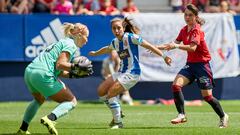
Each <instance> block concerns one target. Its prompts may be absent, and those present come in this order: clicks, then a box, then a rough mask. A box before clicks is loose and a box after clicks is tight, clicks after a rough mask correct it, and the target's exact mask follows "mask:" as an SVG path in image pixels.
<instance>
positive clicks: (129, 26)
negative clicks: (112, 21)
mask: <svg viewBox="0 0 240 135" xmlns="http://www.w3.org/2000/svg"><path fill="white" fill-rule="evenodd" d="M123 27H124V32H130V33H134V34H139V33H140V29H139V28H138V27H137V26H136V25H133V23H132V19H128V18H127V17H126V18H124V20H123Z"/></svg>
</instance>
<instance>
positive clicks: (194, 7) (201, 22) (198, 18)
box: [186, 4, 205, 25]
mask: <svg viewBox="0 0 240 135" xmlns="http://www.w3.org/2000/svg"><path fill="white" fill-rule="evenodd" d="M186 9H188V10H190V11H191V12H192V13H193V14H194V15H195V16H196V17H197V23H198V24H200V25H203V24H205V20H204V19H202V18H200V17H198V13H199V10H198V8H197V7H196V6H194V5H193V4H188V5H187V6H186Z"/></svg>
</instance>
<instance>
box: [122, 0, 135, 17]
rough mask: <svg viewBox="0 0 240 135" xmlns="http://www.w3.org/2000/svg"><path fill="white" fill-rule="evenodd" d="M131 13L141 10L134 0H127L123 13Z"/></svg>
mask: <svg viewBox="0 0 240 135" xmlns="http://www.w3.org/2000/svg"><path fill="white" fill-rule="evenodd" d="M131 13H139V10H138V8H137V7H136V5H135V4H134V2H133V0H127V6H126V7H123V9H122V14H123V15H126V14H131Z"/></svg>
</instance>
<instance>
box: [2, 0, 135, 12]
mask: <svg viewBox="0 0 240 135" xmlns="http://www.w3.org/2000/svg"><path fill="white" fill-rule="evenodd" d="M116 7H117V2H116V0H0V12H1V13H15V14H30V13H52V14H67V15H79V14H85V15H93V14H100V15H119V14H128V13H138V12H139V10H138V9H137V7H136V6H135V4H134V2H133V0H126V6H125V7H123V8H122V9H118V8H116Z"/></svg>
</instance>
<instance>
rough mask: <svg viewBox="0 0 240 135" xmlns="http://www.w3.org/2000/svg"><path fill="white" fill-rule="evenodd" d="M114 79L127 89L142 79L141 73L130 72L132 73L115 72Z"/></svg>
mask: <svg viewBox="0 0 240 135" xmlns="http://www.w3.org/2000/svg"><path fill="white" fill-rule="evenodd" d="M112 77H113V80H114V81H115V80H118V81H119V82H120V84H121V85H122V86H123V87H124V88H125V89H126V90H129V89H130V88H132V87H133V86H134V85H136V84H137V82H138V81H139V80H140V75H135V74H130V73H120V72H117V73H114V74H113V75H112Z"/></svg>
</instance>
